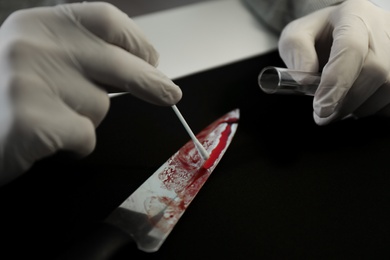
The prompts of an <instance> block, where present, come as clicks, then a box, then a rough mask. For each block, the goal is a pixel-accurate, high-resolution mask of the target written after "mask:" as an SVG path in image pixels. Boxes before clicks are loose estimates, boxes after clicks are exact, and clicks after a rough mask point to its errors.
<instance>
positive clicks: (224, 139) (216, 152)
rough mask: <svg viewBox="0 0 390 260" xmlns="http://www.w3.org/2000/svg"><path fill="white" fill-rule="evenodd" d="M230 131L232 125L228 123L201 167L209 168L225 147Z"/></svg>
mask: <svg viewBox="0 0 390 260" xmlns="http://www.w3.org/2000/svg"><path fill="white" fill-rule="evenodd" d="M231 131H232V127H231V125H230V124H228V125H227V126H226V129H225V130H224V131H223V132H222V133H221V138H220V139H219V142H218V145H217V146H216V147H215V148H214V150H213V151H212V152H211V154H210V157H209V159H207V161H206V162H205V163H204V164H203V168H205V169H209V168H210V167H211V166H213V165H214V163H215V161H216V160H217V159H218V157H219V155H220V154H221V152H222V151H223V150H224V149H225V147H226V145H227V141H228V138H229V135H230V133H231Z"/></svg>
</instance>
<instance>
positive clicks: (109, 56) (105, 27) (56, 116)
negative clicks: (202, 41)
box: [0, 2, 182, 185]
mask: <svg viewBox="0 0 390 260" xmlns="http://www.w3.org/2000/svg"><path fill="white" fill-rule="evenodd" d="M157 60H158V54H157V52H156V51H155V49H154V48H153V47H152V46H151V44H150V43H148V41H147V40H146V39H145V37H144V35H143V34H142V33H141V32H140V30H139V29H138V28H137V26H136V25H135V24H134V22H133V21H132V20H131V19H130V18H129V17H128V16H127V15H126V14H124V13H123V12H121V11H119V10H118V9H117V8H115V7H114V6H112V5H110V4H108V3H103V2H101V3H98V2H96V3H78V4H69V5H59V6H56V7H41V8H33V9H26V10H21V11H18V12H16V13H14V14H12V15H11V16H10V17H9V18H8V19H7V20H6V21H5V22H4V23H3V25H2V27H1V28H0V75H1V76H0V185H1V184H5V183H7V182H9V181H11V180H12V179H14V178H16V177H17V176H19V175H21V174H22V173H23V172H24V171H26V170H27V169H29V168H30V167H31V166H32V164H33V163H34V162H35V161H37V160H39V159H41V158H44V157H46V156H49V155H52V154H54V153H55V152H57V151H59V150H67V151H72V152H75V153H77V154H79V155H81V156H85V155H88V154H89V153H91V152H92V151H93V149H94V147H95V142H96V140H95V139H96V137H95V128H96V127H97V126H98V125H99V123H100V122H101V121H102V120H103V118H104V116H105V115H106V113H107V111H108V109H109V98H108V95H107V91H106V89H104V88H103V86H106V87H107V86H108V87H110V88H113V89H116V90H117V91H127V92H130V93H131V94H133V95H134V96H136V97H139V98H141V99H143V100H145V101H148V102H151V103H153V104H156V105H163V106H171V105H173V104H176V103H177V102H178V101H179V100H180V98H181V95H182V93H181V90H180V89H179V87H178V86H176V85H175V84H174V83H173V82H172V81H171V80H169V79H168V78H167V77H166V76H164V75H163V74H162V73H161V72H159V71H158V70H157V69H156V68H155V66H156V64H157Z"/></svg>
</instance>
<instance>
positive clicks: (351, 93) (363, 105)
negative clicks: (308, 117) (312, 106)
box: [314, 55, 388, 125]
mask: <svg viewBox="0 0 390 260" xmlns="http://www.w3.org/2000/svg"><path fill="white" fill-rule="evenodd" d="M376 61H377V59H376V57H375V56H374V55H368V56H367V59H366V61H365V64H364V66H363V68H362V69H361V71H360V74H359V75H358V77H357V79H356V80H355V82H354V83H353V84H352V86H351V87H350V88H349V89H348V91H347V92H346V93H345V96H344V97H343V99H342V100H341V102H340V103H338V104H337V105H336V107H335V109H334V112H333V113H331V114H330V115H329V116H320V115H319V114H318V113H314V114H315V115H316V116H315V117H314V119H315V122H316V123H317V124H318V125H325V124H328V123H330V122H332V121H337V120H340V119H342V118H344V117H345V116H348V115H351V114H353V115H354V116H357V117H362V116H363V114H374V113H375V112H374V109H375V107H377V109H378V110H379V109H380V108H379V107H380V106H383V104H381V103H377V101H379V100H380V97H381V96H380V95H381V93H383V94H386V91H388V90H387V89H386V88H381V86H383V84H384V83H385V82H386V77H387V72H386V71H384V70H383V68H382V67H381V64H380V63H379V62H376ZM378 89H379V90H378ZM317 93H318V90H317ZM317 93H316V95H317ZM378 95H379V96H378ZM383 97H386V96H382V98H383ZM383 101H384V99H383ZM364 110H366V111H364ZM363 111H364V113H363Z"/></svg>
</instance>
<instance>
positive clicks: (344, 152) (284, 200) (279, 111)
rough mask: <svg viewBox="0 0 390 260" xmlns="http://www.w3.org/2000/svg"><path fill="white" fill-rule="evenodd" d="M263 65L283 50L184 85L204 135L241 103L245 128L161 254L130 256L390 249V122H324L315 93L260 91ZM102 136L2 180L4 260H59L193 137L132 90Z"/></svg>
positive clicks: (115, 104)
mask: <svg viewBox="0 0 390 260" xmlns="http://www.w3.org/2000/svg"><path fill="white" fill-rule="evenodd" d="M267 65H278V66H283V64H282V62H281V61H280V60H279V57H278V54H277V53H276V52H275V53H269V54H265V55H261V56H259V57H254V58H252V59H248V60H244V61H241V62H237V63H234V64H230V65H226V66H224V67H220V68H216V69H213V70H210V71H206V72H202V73H199V74H195V75H192V76H188V77H185V78H182V79H178V80H176V83H177V84H179V85H180V86H181V88H182V90H183V99H182V101H181V102H179V104H178V107H179V109H180V110H181V112H182V114H183V115H184V116H185V118H186V119H187V121H188V123H189V124H190V126H191V127H192V128H193V131H194V132H195V133H197V132H199V131H200V130H201V129H203V128H204V127H205V126H207V125H208V124H209V123H211V122H213V121H214V120H215V119H217V118H218V117H220V116H222V115H223V114H225V113H226V112H228V111H230V110H232V109H235V108H239V109H240V111H241V119H240V123H239V127H238V130H237V133H236V135H235V137H234V139H233V142H232V143H231V145H230V147H229V149H228V150H227V152H226V154H225V156H224V157H223V158H222V160H221V162H220V163H219V165H218V166H217V168H216V169H215V170H214V172H213V173H212V175H211V176H210V178H209V179H208V181H207V182H206V183H205V185H204V186H203V188H202V189H201V190H200V192H199V193H198V195H197V196H196V197H195V199H194V201H193V202H192V203H191V204H190V206H189V207H188V209H187V210H186V212H185V213H184V215H183V216H182V218H181V219H180V220H179V222H178V224H177V225H176V227H175V228H174V230H173V231H172V233H171V234H170V235H169V236H168V238H167V240H166V241H165V243H164V244H163V245H162V247H161V248H160V250H159V251H158V252H156V253H144V252H141V251H139V250H137V249H136V248H135V247H134V248H130V249H129V252H130V255H131V257H130V258H127V259H216V258H218V259H261V258H263V259H295V258H297V259H298V258H299V259H351V258H354V259H361V258H365V259H368V258H369V259H374V258H375V259H378V257H377V256H379V255H384V254H386V256H387V257H388V256H389V254H388V253H389V252H388V251H389V249H388V248H389V231H390V229H389V219H390V213H389V212H390V211H389V210H388V207H389V203H390V189H389V187H390V162H389V158H390V121H389V120H383V119H378V118H367V119H361V120H345V121H343V122H339V123H335V124H332V125H329V126H323V127H319V126H317V125H315V124H314V122H313V119H312V98H311V97H307V96H280V95H279V96H278V95H267V94H264V93H262V92H261V91H260V89H259V88H258V86H257V75H258V73H259V71H260V70H261V69H262V68H263V67H264V66H267ZM97 140H98V141H97V147H96V150H95V151H94V152H93V154H91V155H90V156H89V157H87V158H84V159H81V160H79V159H75V158H72V157H71V156H70V155H68V154H58V155H56V156H53V157H52V158H48V159H45V160H42V161H41V162H39V163H37V164H36V165H35V166H34V167H33V169H31V171H29V172H28V173H27V174H25V175H24V176H23V177H22V178H20V179H18V180H17V181H15V182H13V183H11V184H10V185H8V186H5V187H2V188H0V205H1V211H0V212H1V213H0V237H1V241H2V242H1V249H0V259H21V258H20V257H21V256H26V255H27V256H29V257H37V259H38V258H39V259H55V258H56V257H58V256H59V255H61V254H62V253H63V252H65V251H66V250H67V249H68V248H69V246H70V245H72V244H73V243H75V241H77V238H78V237H80V236H81V234H83V232H84V230H86V229H87V227H89V226H91V225H93V224H94V223H95V222H99V221H101V220H103V219H104V218H105V217H106V216H107V215H108V214H109V213H110V212H111V211H112V210H114V209H115V208H116V207H117V206H118V205H119V204H120V203H121V202H122V201H123V200H124V199H125V198H126V197H128V196H129V195H130V194H131V193H132V192H133V191H134V190H135V189H136V188H137V187H138V186H139V185H141V183H142V182H144V181H145V180H146V179H147V178H148V177H149V176H150V174H152V173H153V172H154V171H155V170H156V169H157V168H158V167H159V166H160V165H161V164H162V163H163V162H165V161H166V160H167V159H168V158H169V157H170V156H171V155H172V154H173V153H174V152H176V151H177V150H178V149H179V148H180V147H181V146H182V145H183V144H184V143H186V142H187V141H188V140H189V137H188V135H187V133H186V132H185V130H184V128H183V127H182V125H181V124H180V122H179V121H178V119H177V117H176V116H175V114H174V113H173V111H172V109H171V108H167V107H164V108H161V107H157V106H153V105H150V104H147V103H144V102H142V101H140V100H138V99H135V98H134V97H132V96H130V95H125V96H121V97H117V98H115V99H113V100H112V104H111V109H110V111H109V113H108V115H107V117H106V119H105V120H104V122H103V123H102V124H101V125H100V126H99V128H98V129H97ZM105 246H109V242H108V243H107V245H105ZM8 253H11V254H8Z"/></svg>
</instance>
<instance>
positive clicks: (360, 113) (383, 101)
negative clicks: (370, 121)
mask: <svg viewBox="0 0 390 260" xmlns="http://www.w3.org/2000/svg"><path fill="white" fill-rule="evenodd" d="M389 97H390V84H389V83H388V82H386V83H385V84H383V85H382V86H380V87H379V89H378V90H377V91H376V92H375V93H374V94H372V95H371V96H370V97H369V99H367V100H366V101H365V102H364V103H363V104H362V105H361V106H360V107H359V108H358V109H356V111H355V112H354V114H355V115H356V116H357V117H358V118H363V117H367V116H372V115H379V116H390V113H389V112H390V110H389V109H388V108H390V100H389Z"/></svg>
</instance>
